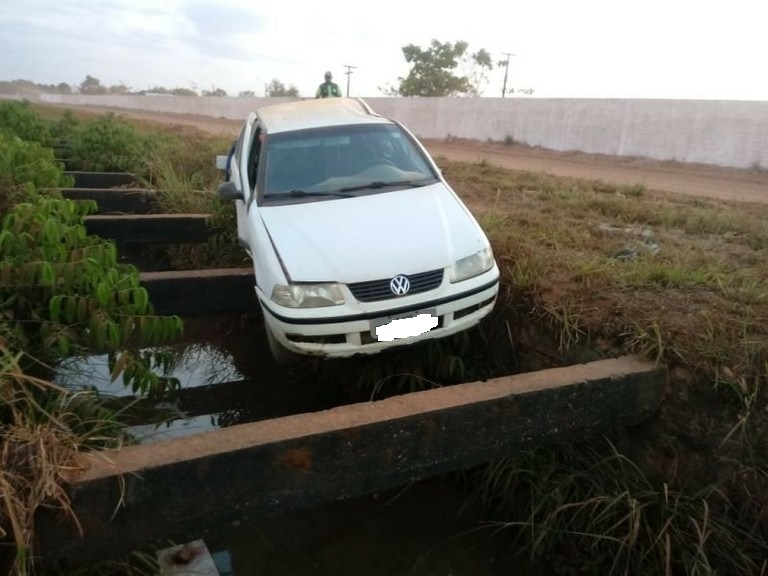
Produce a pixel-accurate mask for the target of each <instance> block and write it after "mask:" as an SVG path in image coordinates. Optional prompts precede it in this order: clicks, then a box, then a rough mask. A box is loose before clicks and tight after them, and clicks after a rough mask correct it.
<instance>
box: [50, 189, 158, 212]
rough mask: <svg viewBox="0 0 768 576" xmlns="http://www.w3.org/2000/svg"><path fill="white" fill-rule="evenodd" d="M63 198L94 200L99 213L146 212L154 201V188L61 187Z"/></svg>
mask: <svg viewBox="0 0 768 576" xmlns="http://www.w3.org/2000/svg"><path fill="white" fill-rule="evenodd" d="M59 191H60V192H61V195H62V196H64V198H69V199H70V200H94V201H95V202H96V204H97V205H98V213H99V214H109V213H113V214H114V213H122V214H126V213H130V214H147V213H148V212H150V211H151V210H152V208H153V207H154V203H155V196H156V194H157V191H156V190H145V189H140V188H62V189H60V190H59Z"/></svg>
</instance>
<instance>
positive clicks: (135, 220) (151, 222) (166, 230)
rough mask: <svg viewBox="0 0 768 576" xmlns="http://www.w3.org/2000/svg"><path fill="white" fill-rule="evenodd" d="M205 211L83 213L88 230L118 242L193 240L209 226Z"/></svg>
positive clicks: (208, 232)
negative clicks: (177, 212) (182, 212)
mask: <svg viewBox="0 0 768 576" xmlns="http://www.w3.org/2000/svg"><path fill="white" fill-rule="evenodd" d="M209 219H210V215H208V214H125V215H95V216H86V218H85V228H86V230H87V231H88V234H95V235H96V236H101V237H102V238H107V239H110V240H114V241H115V242H116V243H117V244H118V245H120V244H126V245H129V244H134V245H135V244H194V243H197V242H206V241H207V240H208V237H209V236H210V235H211V232H212V230H211V229H210V228H209V226H208V221H209Z"/></svg>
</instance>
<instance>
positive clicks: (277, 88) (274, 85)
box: [266, 78, 299, 98]
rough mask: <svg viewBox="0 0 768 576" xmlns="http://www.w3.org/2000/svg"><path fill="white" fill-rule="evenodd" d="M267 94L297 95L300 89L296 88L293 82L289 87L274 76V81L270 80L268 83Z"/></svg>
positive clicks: (276, 96) (278, 95)
mask: <svg viewBox="0 0 768 576" xmlns="http://www.w3.org/2000/svg"><path fill="white" fill-rule="evenodd" d="M266 95H267V96H268V97H270V98H279V97H286V96H290V97H294V98H295V97H297V96H298V95H299V89H298V88H296V86H294V85H293V84H291V85H290V86H289V87H288V88H286V87H285V84H283V83H282V82H280V80H278V79H277V78H274V79H273V80H272V82H270V83H269V84H268V85H267V90H266Z"/></svg>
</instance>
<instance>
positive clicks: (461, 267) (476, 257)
mask: <svg viewBox="0 0 768 576" xmlns="http://www.w3.org/2000/svg"><path fill="white" fill-rule="evenodd" d="M491 268H493V251H492V250H491V247H490V246H489V247H488V248H486V249H485V250H481V251H480V252H478V253H477V254H472V256H467V257H466V258H462V259H461V260H456V263H455V264H454V265H453V268H451V276H450V278H451V282H461V281H462V280H466V279H468V278H472V277H473V276H477V275H478V274H482V273H483V272H487V271H488V270H490V269H491Z"/></svg>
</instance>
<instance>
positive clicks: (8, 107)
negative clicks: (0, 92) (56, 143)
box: [0, 100, 52, 146]
mask: <svg viewBox="0 0 768 576" xmlns="http://www.w3.org/2000/svg"><path fill="white" fill-rule="evenodd" d="M0 133H3V134H6V135H10V136H18V137H19V138H21V139H22V140H29V141H33V142H39V143H40V144H42V145H43V146H50V145H51V144H52V138H51V131H50V129H49V128H48V125H47V124H46V123H45V121H43V119H42V118H40V116H39V115H38V114H37V112H35V111H34V110H33V109H32V108H31V107H30V105H29V102H27V101H23V102H14V101H9V100H5V101H0Z"/></svg>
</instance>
